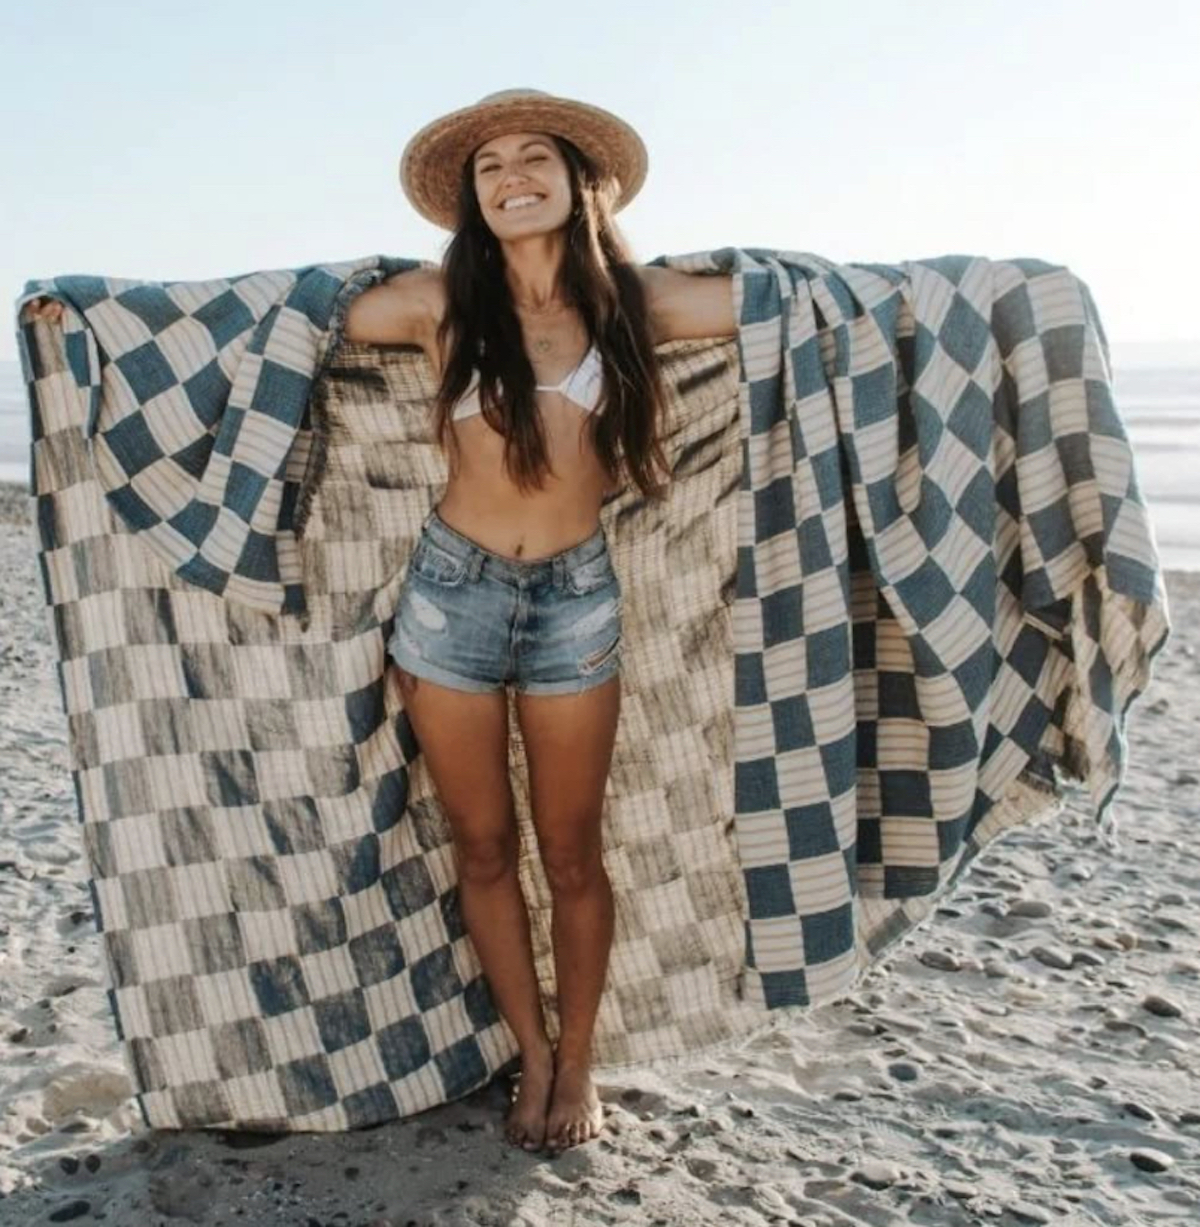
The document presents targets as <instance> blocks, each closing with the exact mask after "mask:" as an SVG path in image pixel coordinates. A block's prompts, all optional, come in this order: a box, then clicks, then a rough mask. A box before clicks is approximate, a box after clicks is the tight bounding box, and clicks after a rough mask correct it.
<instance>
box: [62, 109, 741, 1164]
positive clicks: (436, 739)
mask: <svg viewBox="0 0 1200 1227" xmlns="http://www.w3.org/2000/svg"><path fill="white" fill-rule="evenodd" d="M645 173H646V152H645V148H644V146H643V144H642V141H641V140H640V138H639V137H638V136H637V134H636V132H634V131H633V129H632V128H630V127H629V126H628V125H627V124H626V123H624V122H623V121H622V120H620V119H618V118H617V117H616V116H615V115H612V114H610V113H609V112H607V111H604V110H601V109H599V108H596V107H593V106H589V105H587V104H584V103H581V102H577V101H574V100H571V99H566V98H560V97H555V96H552V95H550V94H546V93H543V92H541V91H538V90H531V89H515V90H505V91H502V92H500V93H496V94H490V95H488V96H487V97H485V98H484V99H482V100H481V101H480V102H479V103H477V104H475V105H474V106H471V107H467V108H465V109H463V110H459V111H455V112H452V113H450V114H449V115H446V116H443V117H441V118H440V119H438V120H435V121H434V122H433V123H431V124H428V125H427V126H426V127H424V128H423V129H421V130H420V131H419V132H418V133H417V134H416V135H415V136H414V137H413V138H412V140H411V141H410V142H409V143H408V146H407V147H406V149H405V151H404V156H403V158H402V161H401V182H402V185H403V187H404V190H405V192H406V193H407V195H408V197H409V199H410V200H411V201H412V203H413V205H414V207H416V208H417V210H418V211H419V212H420V213H421V214H422V215H423V216H425V217H426V218H428V219H430V220H431V221H433V222H435V223H437V224H439V225H441V226H443V227H445V228H446V229H449V230H452V231H453V237H452V238H451V240H450V242H449V244H448V248H447V252H446V255H445V257H444V260H443V264H442V266H441V267H440V268H437V269H430V268H421V269H414V270H411V271H409V272H406V273H402V274H398V275H396V276H394V277H392V278H390V279H389V280H388V281H386V282H384V283H383V284H381V285H379V286H376V287H374V288H372V289H369V290H367V291H365V292H363V293H361V294H360V295H359V296H358V297H357V298H356V299H355V300H354V301H353V303H352V304H351V306H350V309H349V310H348V312H347V315H346V321H345V336H346V337H347V339H348V340H351V341H356V342H368V343H380V344H398V343H407V344H415V345H419V346H421V348H422V349H423V350H424V352H425V354H426V356H427V357H428V359H429V361H430V364H431V366H432V368H433V370H434V372H435V375H436V378H437V381H438V394H437V398H436V402H435V407H434V411H435V415H436V435H437V439H438V442H439V444H440V445H441V446H442V447H443V448H445V447H447V445H448V444H449V450H450V452H451V464H450V475H449V480H448V482H447V485H446V489H445V491H444V492H443V494H442V497H441V499H440V501H439V502H438V503H437V505H436V506H435V507H434V508H433V510H432V511H431V512H430V513H429V516H428V517H427V518H426V521H425V524H424V526H423V529H422V533H421V536H420V538H419V539H418V541H417V543H416V546H415V548H414V550H413V553H412V555H411V558H410V562H409V568H408V573H407V575H406V576H405V581H404V587H403V589H402V592H401V595H400V599H399V602H398V607H397V610H396V617H395V632H394V634H393V637H392V639H391V641H390V643H389V645H388V647H389V651H390V653H391V655H392V656H393V658H394V659H395V660H396V663H397V667H398V669H399V682H400V686H401V689H402V693H403V697H404V707H405V711H406V712H407V714H408V716H409V719H410V721H411V723H412V726H413V730H414V733H415V736H416V738H417V740H418V742H419V744H420V746H421V751H422V753H423V755H424V758H425V761H426V764H427V765H428V769H429V772H430V778H431V780H432V782H433V786H434V789H435V792H436V793H437V796H438V799H439V802H440V803H441V805H442V807H443V809H444V810H445V813H446V816H447V821H448V822H449V824H450V827H451V831H452V836H453V845H454V855H455V862H456V865H457V869H458V876H459V886H460V894H461V899H462V910H463V916H464V920H465V922H466V926H467V930H468V932H469V934H470V936H471V939H472V942H473V943H474V945H475V948H476V950H477V951H478V955H479V959H480V963H481V965H482V967H483V971H484V974H485V976H486V977H487V980H488V984H489V986H490V988H491V990H492V994H493V997H494V999H495V1001H496V1004H497V1007H498V1009H499V1011H500V1013H501V1015H502V1016H503V1018H504V1019H505V1021H506V1023H507V1024H508V1025H509V1026H510V1027H511V1029H512V1031H513V1033H514V1035H515V1036H516V1039H517V1041H518V1044H519V1047H520V1053H521V1077H520V1080H519V1086H518V1092H517V1095H516V1098H515V1101H514V1104H513V1106H512V1108H511V1111H510V1113H509V1116H508V1120H507V1123H506V1129H505V1133H506V1136H507V1138H508V1140H509V1141H510V1142H512V1143H513V1144H515V1145H520V1146H523V1147H524V1148H525V1149H529V1150H533V1149H537V1148H538V1147H540V1146H542V1145H543V1144H545V1145H548V1146H549V1147H550V1148H551V1149H553V1150H559V1149H562V1148H564V1147H567V1146H571V1145H575V1144H578V1143H580V1142H583V1141H586V1140H587V1139H589V1138H591V1137H595V1136H596V1135H597V1134H598V1133H599V1131H600V1128H601V1125H602V1121H603V1116H602V1112H601V1108H600V1102H599V1098H598V1096H597V1094H596V1089H595V1086H594V1085H593V1083H592V1080H591V1076H590V1047H591V1037H592V1031H593V1026H594V1022H595V1018H596V1013H597V1010H598V1007H599V1003H600V998H601V993H602V990H603V987H604V980H605V975H606V970H607V965H608V953H609V948H610V946H611V943H612V930H613V898H612V889H611V886H610V883H609V880H608V877H607V874H606V872H605V869H604V864H603V861H602V858H601V834H600V820H601V812H602V808H603V800H604V791H605V781H606V779H607V776H608V771H609V766H610V760H611V755H612V749H613V743H614V739H615V734H616V726H617V720H618V714H619V709H620V678H619V672H618V670H619V651H620V637H621V625H620V614H621V588H620V583H619V581H618V578H617V575H616V573H615V572H614V570H613V567H612V563H611V561H610V559H609V556H608V547H607V539H606V537H605V534H604V531H603V529H602V527H601V526H600V523H599V511H600V507H601V505H602V503H603V501H604V499H605V496H606V495H608V494H611V493H615V492H616V490H617V488H618V479H619V474H620V472H621V471H624V472H625V473H626V474H628V476H629V478H630V480H632V481H633V482H634V483H635V484H636V485H637V486H638V488H639V490H640V491H641V492H642V493H643V494H644V495H645V496H646V497H650V498H657V497H661V495H662V493H663V490H662V487H661V486H660V485H659V484H658V482H657V480H656V471H657V472H661V473H662V474H663V475H667V474H668V473H669V469H668V461H667V458H666V457H665V455H664V453H663V450H662V446H661V441H660V427H661V425H662V419H663V409H664V395H663V389H662V385H661V382H660V380H659V376H658V370H657V363H656V360H655V354H654V346H655V345H657V344H659V343H661V342H664V341H668V340H672V339H676V338H689V337H713V336H730V335H732V334H733V333H734V331H735V323H734V318H733V309H732V294H731V286H730V279H729V278H728V277H725V276H715V275H705V276H690V275H688V274H684V273H680V272H677V271H674V270H668V269H665V268H659V267H653V268H648V267H644V266H639V265H637V264H634V263H632V261H631V260H630V258H629V255H628V251H627V248H626V246H625V243H624V240H623V239H622V237H621V236H620V234H619V232H618V230H617V228H616V226H615V224H614V222H613V214H614V213H615V212H616V211H617V210H619V209H620V208H622V207H624V206H625V205H626V204H628V203H629V201H630V200H631V199H632V198H633V197H634V195H635V194H636V193H637V191H638V189H639V188H640V187H641V184H642V182H643V180H644V178H645ZM40 313H41V314H43V315H44V316H45V317H48V318H56V317H57V314H58V308H57V304H44V300H43V306H42V307H41V311H40ZM510 681H511V682H512V683H513V684H514V687H515V689H516V691H517V696H516V710H517V717H518V722H519V725H520V729H521V734H522V740H523V742H524V745H525V750H526V757H527V759H528V762H529V787H530V799H531V809H532V817H533V822H534V826H535V829H536V832H537V840H538V847H539V852H540V855H541V858H542V863H543V866H544V868H545V872H546V877H547V881H548V883H549V885H550V888H551V892H552V897H553V914H552V924H551V929H552V941H553V948H554V958H555V969H556V979H557V985H558V1013H559V1019H560V1028H559V1037H558V1042H557V1045H554V1046H552V1045H551V1042H550V1040H549V1037H548V1035H547V1032H546V1027H545V1022H544V1019H543V1015H542V1011H541V1003H540V997H539V992H538V984H537V978H536V973H535V969H534V961H533V954H532V948H531V944H530V935H529V917H528V913H527V911H526V908H525V902H524V899H523V897H522V893H521V889H520V883H519V878H518V854H519V841H518V827H517V820H516V812H515V807H514V803H513V796H512V788H511V784H510V780H509V764H508V740H509V734H508V703H507V698H506V693H505V685H506V683H508V682H510Z"/></svg>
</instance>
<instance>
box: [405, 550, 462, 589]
mask: <svg viewBox="0 0 1200 1227" xmlns="http://www.w3.org/2000/svg"><path fill="white" fill-rule="evenodd" d="M408 569H409V571H410V572H411V573H412V574H413V575H417V576H419V577H420V578H421V579H425V580H428V581H429V582H430V583H431V584H441V585H442V587H444V588H453V587H454V586H455V585H456V584H461V583H462V582H463V580H464V579H465V578H466V576H467V559H466V558H460V557H459V556H458V555H457V554H451V553H450V551H449V550H444V549H442V548H441V546H439V545H435V544H434V543H433V542H432V541H429V540H422V541H419V542H418V543H417V547H416V549H414V550H413V552H412V557H411V558H410V559H409V563H408Z"/></svg>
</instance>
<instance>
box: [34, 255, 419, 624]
mask: <svg viewBox="0 0 1200 1227" xmlns="http://www.w3.org/2000/svg"><path fill="white" fill-rule="evenodd" d="M423 263H425V262H423V261H420V260H405V259H391V258H389V257H386V256H371V257H367V258H365V259H362V260H353V261H346V262H343V263H340V264H325V265H313V266H311V267H308V268H300V269H289V270H285V271H277V270H269V271H265V272H255V273H247V274H244V275H242V276H238V277H230V278H227V279H221V280H215V281H199V282H196V281H164V282H144V281H130V280H125V279H119V278H114V277H84V276H69V277H56V278H53V279H51V280H48V281H30V282H28V283H27V284H26V286H25V290H24V292H23V293H22V294H21V296H20V297H19V298H18V299H17V306H18V310H19V309H20V307H21V306H22V305H23V304H24V303H25V302H27V301H29V300H30V299H31V298H36V297H40V296H47V297H52V298H56V299H59V300H61V301H62V302H63V303H65V304H66V305H67V306H68V307H70V308H71V311H70V312H69V313H68V314H67V316H66V322H65V332H66V352H67V361H68V363H69V364H70V368H71V370H72V372H73V374H74V376H75V379H76V382H77V383H78V385H79V387H80V388H81V389H83V390H84V391H85V392H86V393H87V394H88V397H89V402H90V403H89V411H88V419H87V428H86V433H87V437H88V439H89V440H90V442H91V448H92V463H93V468H94V471H95V475H96V478H97V480H98V481H99V482H100V485H101V488H102V489H103V490H104V493H105V494H106V496H107V497H108V500H109V502H110V503H111V504H112V506H113V508H114V510H115V511H116V512H117V514H118V515H119V516H120V517H121V519H122V520H123V521H124V522H125V523H126V524H128V525H129V527H130V528H131V529H133V530H134V531H135V532H138V533H141V534H143V536H144V539H145V541H146V543H147V544H148V545H149V546H151V547H152V548H153V549H154V550H156V551H157V552H158V553H159V554H160V555H161V556H162V557H163V558H164V559H165V560H166V561H167V563H168V564H169V565H170V566H171V568H172V569H173V570H174V571H175V572H176V573H177V574H178V575H180V576H181V577H182V578H183V579H186V580H187V581H188V582H189V583H193V584H197V585H198V586H200V587H202V588H207V589H208V590H209V591H210V592H215V593H217V594H219V595H223V596H227V597H229V599H231V600H236V601H240V602H242V603H243V604H246V605H251V606H254V607H255V608H258V609H263V610H266V611H269V612H276V611H283V612H285V613H294V614H301V613H303V611H304V591H303V585H302V583H301V577H300V572H299V563H298V558H297V551H296V545H295V533H294V531H293V516H294V512H295V507H296V500H297V496H298V494H299V491H300V485H301V482H302V481H303V477H304V473H305V470H306V467H307V463H308V448H309V445H310V442H311V432H310V431H309V429H308V403H309V397H310V393H311V391H312V388H313V383H314V380H315V379H316V378H318V377H319V374H320V370H321V366H322V363H323V360H324V359H325V358H327V357H328V350H329V348H330V345H329V342H330V338H331V335H336V331H337V328H338V326H339V324H340V319H339V318H335V310H336V311H337V312H339V313H344V311H345V308H346V307H347V306H348V304H349V301H350V300H351V298H352V297H353V296H354V295H355V294H356V293H360V292H361V291H362V290H364V289H366V288H368V287H369V286H371V285H373V284H375V283H376V282H378V281H380V280H382V279H383V278H384V277H387V276H390V275H391V274H393V273H397V272H401V271H404V270H405V269H409V268H416V267H418V266H419V265H421V264H423ZM22 339H23V338H22ZM21 352H22V360H23V363H24V366H25V369H26V371H27V372H31V371H32V372H36V369H37V368H36V359H35V356H34V355H33V354H32V353H31V352H30V351H29V350H28V349H27V348H26V347H25V346H24V345H22V351H21Z"/></svg>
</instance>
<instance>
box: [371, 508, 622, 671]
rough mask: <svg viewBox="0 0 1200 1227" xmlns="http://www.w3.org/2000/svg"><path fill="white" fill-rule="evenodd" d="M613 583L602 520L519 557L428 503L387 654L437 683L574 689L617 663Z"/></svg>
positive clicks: (617, 598)
mask: <svg viewBox="0 0 1200 1227" xmlns="http://www.w3.org/2000/svg"><path fill="white" fill-rule="evenodd" d="M621 595H622V594H621V584H620V581H619V580H618V578H617V573H616V571H615V570H614V569H613V564H612V559H611V558H610V557H609V552H608V538H607V537H606V536H605V534H604V528H603V526H601V527H599V528H597V529H596V531H595V532H594V533H593V534H592V535H591V536H590V537H588V538H587V540H586V541H581V542H579V544H578V545H573V546H571V547H570V549H566V550H563V551H561V552H560V553H558V554H552V555H550V557H548V558H539V559H536V560H533V561H530V562H521V561H518V560H516V559H513V558H507V557H505V556H504V555H503V554H493V553H492V552H491V551H490V550H487V549H484V547H483V546H481V545H479V544H478V543H477V542H475V541H472V540H471V539H470V538H469V537H464V536H463V535H462V534H461V533H459V532H457V531H456V530H455V529H453V528H451V527H450V526H449V525H448V524H447V523H446V522H445V520H443V519H442V518H441V516H439V515H438V513H437V508H436V507H435V508H434V509H433V510H431V511H430V513H429V514H428V515H427V516H426V517H425V522H424V524H423V525H422V526H421V535H420V536H419V537H418V538H417V543H416V545H415V546H414V547H413V551H412V554H411V555H410V556H409V561H408V570H407V572H406V574H405V578H404V582H403V584H402V586H401V589H400V597H399V600H398V601H397V605H396V614H395V619H394V629H393V631H392V635H391V638H390V639H389V640H388V645H387V649H388V653H389V654H390V655H391V657H392V659H393V660H395V662H396V664H398V665H399V666H400V667H401V668H402V669H404V670H406V671H407V672H409V673H412V674H415V675H416V676H417V677H424V678H428V679H429V680H430V681H431V682H436V683H438V684H439V685H442V686H450V687H453V688H454V689H457V690H468V691H474V692H476V693H483V692H486V691H492V690H503V689H504V687H505V684H506V683H508V682H511V683H512V684H513V686H514V688H515V689H516V690H517V691H518V692H520V693H523V694H573V693H575V692H576V691H580V690H587V689H588V688H589V687H591V686H598V685H600V683H601V682H606V681H608V679H609V678H611V677H612V676H613V675H614V674H616V673H617V672H618V671H619V669H620V663H621V661H620V655H621V603H622V601H621Z"/></svg>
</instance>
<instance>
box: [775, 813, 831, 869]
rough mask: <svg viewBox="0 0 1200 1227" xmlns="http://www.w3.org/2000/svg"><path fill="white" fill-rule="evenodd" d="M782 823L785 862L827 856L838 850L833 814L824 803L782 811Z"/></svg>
mask: <svg viewBox="0 0 1200 1227" xmlns="http://www.w3.org/2000/svg"><path fill="white" fill-rule="evenodd" d="M783 819H784V822H785V824H786V825H787V837H788V860H789V861H803V860H807V859H808V858H809V857H813V856H827V855H828V854H829V853H831V852H836V851H837V850H838V842H837V832H836V830H835V829H834V825H833V810H832V809H830V807H829V805H828V804H827V803H826V802H824V801H821V802H820V803H818V804H817V805H797V806H793V807H792V808H791V809H786V810H784V811H783Z"/></svg>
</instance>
